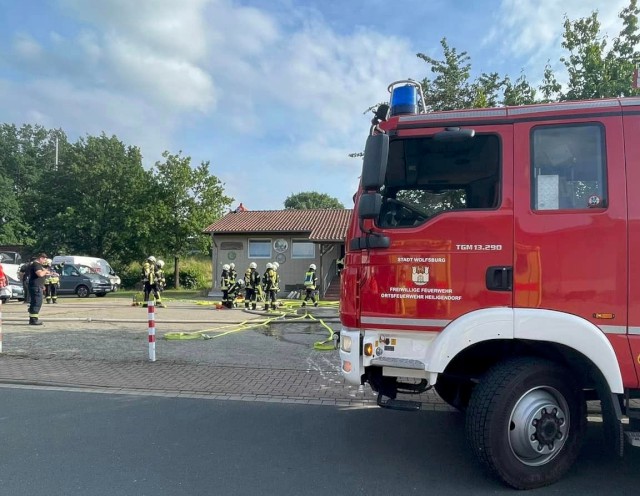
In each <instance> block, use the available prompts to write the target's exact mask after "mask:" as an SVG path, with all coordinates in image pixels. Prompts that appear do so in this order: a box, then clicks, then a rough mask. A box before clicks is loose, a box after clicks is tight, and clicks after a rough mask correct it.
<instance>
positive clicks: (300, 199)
mask: <svg viewBox="0 0 640 496" xmlns="http://www.w3.org/2000/svg"><path fill="white" fill-rule="evenodd" d="M284 208H285V209H287V210H310V209H313V208H344V205H343V204H342V203H341V202H340V200H338V199H337V198H334V197H332V196H329V195H328V194H326V193H318V192H316V191H306V192H303V193H296V194H294V195H290V196H288V197H287V199H286V200H285V201H284Z"/></svg>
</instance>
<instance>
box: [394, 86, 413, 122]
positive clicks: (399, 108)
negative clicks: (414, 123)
mask: <svg viewBox="0 0 640 496" xmlns="http://www.w3.org/2000/svg"><path fill="white" fill-rule="evenodd" d="M417 107H418V90H417V89H416V87H415V86H409V85H408V84H407V85H405V86H398V87H397V88H394V89H393V92H392V93H391V115H400V114H415V113H416V109H417Z"/></svg>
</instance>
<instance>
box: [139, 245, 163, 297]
mask: <svg viewBox="0 0 640 496" xmlns="http://www.w3.org/2000/svg"><path fill="white" fill-rule="evenodd" d="M142 281H143V282H144V303H143V304H142V306H143V307H146V306H147V304H148V303H149V298H151V293H153V296H154V297H155V299H158V298H159V297H160V295H159V294H158V287H157V286H156V257H153V256H151V257H148V258H147V259H146V260H145V261H144V263H143V264H142Z"/></svg>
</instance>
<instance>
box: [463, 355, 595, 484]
mask: <svg viewBox="0 0 640 496" xmlns="http://www.w3.org/2000/svg"><path fill="white" fill-rule="evenodd" d="M585 429H586V404H585V401H584V398H583V395H582V393H581V389H580V387H579V385H578V384H576V383H575V381H574V380H573V379H572V374H571V373H570V371H569V370H567V369H566V368H564V367H562V366H560V365H558V364H556V363H554V362H550V361H547V360H542V359H538V358H531V357H521V358H516V359H512V360H509V361H506V362H503V363H500V364H498V365H496V366H495V367H494V368H492V369H491V370H489V372H487V373H486V374H485V375H484V376H483V378H482V380H481V381H480V383H479V384H478V385H477V386H476V387H475V388H474V390H473V393H472V395H471V400H470V402H469V408H468V410H467V418H466V430H467V437H468V438H469V442H470V444H471V447H472V449H473V451H474V452H475V454H476V456H477V457H478V458H479V460H480V462H481V463H482V464H483V465H484V466H485V467H486V468H488V469H489V471H490V472H491V473H493V474H494V475H496V476H497V477H499V478H500V479H502V480H503V481H504V482H505V483H506V484H508V485H510V486H512V487H514V488H516V489H533V488H536V487H541V486H546V485H548V484H551V483H553V482H555V481H557V480H558V479H560V478H561V477H562V476H563V475H564V473H565V472H566V471H567V470H569V468H570V467H571V465H572V464H573V462H574V461H575V459H576V458H577V456H578V453H579V451H580V446H581V443H582V439H583V437H584V432H585Z"/></svg>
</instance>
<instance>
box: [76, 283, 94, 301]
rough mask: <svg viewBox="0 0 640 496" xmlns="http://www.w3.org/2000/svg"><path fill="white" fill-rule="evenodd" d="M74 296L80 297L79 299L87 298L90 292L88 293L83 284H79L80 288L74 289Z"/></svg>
mask: <svg viewBox="0 0 640 496" xmlns="http://www.w3.org/2000/svg"><path fill="white" fill-rule="evenodd" d="M76 294H77V295H78V296H79V297H80V298H88V297H89V295H90V294H91V292H90V291H89V288H88V287H86V286H85V285H84V284H81V285H80V286H78V287H77V288H76Z"/></svg>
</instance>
